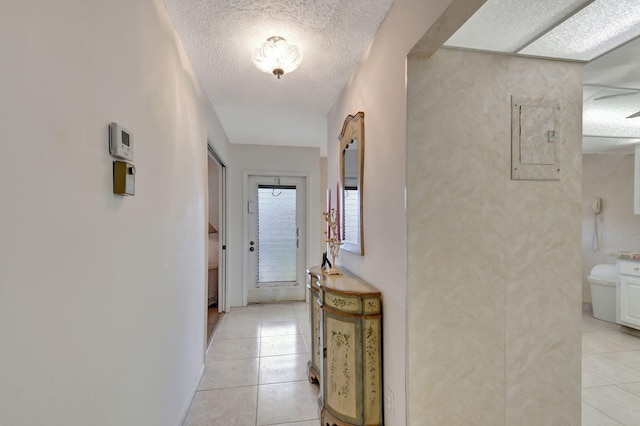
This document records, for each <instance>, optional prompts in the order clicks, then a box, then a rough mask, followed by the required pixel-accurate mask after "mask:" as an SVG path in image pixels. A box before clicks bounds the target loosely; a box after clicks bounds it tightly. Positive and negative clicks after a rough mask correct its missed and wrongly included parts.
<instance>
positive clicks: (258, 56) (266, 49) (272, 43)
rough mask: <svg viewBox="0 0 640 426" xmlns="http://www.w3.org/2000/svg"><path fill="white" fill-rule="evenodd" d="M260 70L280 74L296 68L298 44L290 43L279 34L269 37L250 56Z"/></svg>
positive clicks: (298, 61) (297, 63)
mask: <svg viewBox="0 0 640 426" xmlns="http://www.w3.org/2000/svg"><path fill="white" fill-rule="evenodd" d="M251 59H252V60H253V63H254V64H255V65H256V67H258V69H259V70H260V71H263V72H266V73H268V74H273V75H275V76H276V77H278V79H280V76H281V75H283V74H285V73H288V72H291V71H293V70H295V69H296V68H298V65H300V62H301V61H302V52H300V49H299V48H298V46H294V45H290V44H289V43H287V40H285V39H284V38H282V37H280V36H273V37H269V38H268V39H267V41H265V42H264V43H262V45H261V46H260V47H258V48H256V49H255V50H254V51H253V56H252V58H251Z"/></svg>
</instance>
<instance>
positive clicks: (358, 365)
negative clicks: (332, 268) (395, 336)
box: [307, 267, 383, 426]
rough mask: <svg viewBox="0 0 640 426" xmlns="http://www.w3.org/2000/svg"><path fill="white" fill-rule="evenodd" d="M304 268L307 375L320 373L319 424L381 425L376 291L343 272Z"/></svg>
mask: <svg viewBox="0 0 640 426" xmlns="http://www.w3.org/2000/svg"><path fill="white" fill-rule="evenodd" d="M343 272H344V271H343ZM308 273H309V284H308V285H307V287H308V288H309V290H310V292H311V302H312V307H311V309H310V315H311V329H312V330H311V336H312V348H311V360H310V361H309V378H310V380H312V379H313V378H314V377H315V379H316V380H317V379H318V378H319V380H318V381H319V382H320V391H321V397H320V404H321V406H322V413H321V425H322V426H334V425H335V426H347V425H367V426H374V425H382V424H383V417H382V404H383V401H382V359H381V356H382V327H381V317H382V310H381V301H380V292H379V291H378V290H377V289H375V288H374V287H372V286H371V285H369V284H367V283H365V282H364V281H362V280H360V279H358V278H357V277H355V276H353V275H351V274H348V273H346V272H345V273H344V275H342V276H335V275H333V276H330V275H325V274H323V272H322V270H321V269H320V268H319V267H314V268H310V269H309V270H308ZM314 297H315V299H314ZM315 305H317V306H318V308H319V309H317V310H316V308H315Z"/></svg>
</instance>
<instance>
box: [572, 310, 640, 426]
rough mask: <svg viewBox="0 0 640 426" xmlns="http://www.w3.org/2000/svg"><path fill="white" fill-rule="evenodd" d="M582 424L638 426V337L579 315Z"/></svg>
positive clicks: (639, 344) (639, 376) (639, 343)
mask: <svg viewBox="0 0 640 426" xmlns="http://www.w3.org/2000/svg"><path fill="white" fill-rule="evenodd" d="M582 425H583V426H608V425H628V426H636V425H640V338H638V337H635V336H631V335H629V334H626V333H624V332H622V331H621V329H620V326H619V325H617V324H611V323H609V322H606V321H600V320H597V319H595V318H593V317H592V316H591V314H586V313H585V314H583V316H582Z"/></svg>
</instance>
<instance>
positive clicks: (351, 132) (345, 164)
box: [339, 111, 364, 255]
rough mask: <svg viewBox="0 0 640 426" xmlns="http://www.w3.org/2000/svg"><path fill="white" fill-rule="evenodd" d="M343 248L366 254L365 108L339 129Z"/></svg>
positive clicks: (349, 116)
mask: <svg viewBox="0 0 640 426" xmlns="http://www.w3.org/2000/svg"><path fill="white" fill-rule="evenodd" d="M339 139H340V170H341V176H340V178H341V182H342V191H341V196H342V199H341V200H340V201H341V210H342V211H341V212H340V221H341V224H340V226H341V227H342V228H341V230H340V231H341V234H342V235H341V236H342V246H341V249H342V250H347V251H350V252H352V253H356V254H359V255H364V229H363V226H362V224H363V220H362V217H363V216H362V212H363V208H362V206H363V203H362V188H363V185H362V183H363V175H364V112H362V111H360V112H358V113H357V114H355V115H348V116H347V118H346V119H345V120H344V124H343V125H342V132H341V133H340V138H339Z"/></svg>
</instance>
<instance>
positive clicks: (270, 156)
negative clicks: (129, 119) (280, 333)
mask: <svg viewBox="0 0 640 426" xmlns="http://www.w3.org/2000/svg"><path fill="white" fill-rule="evenodd" d="M230 159H231V161H230V164H231V166H229V167H228V169H227V186H228V188H227V189H228V192H227V199H228V201H227V203H228V215H227V217H228V227H229V228H228V231H229V235H233V238H228V239H227V256H228V263H229V274H228V283H229V298H230V299H229V301H230V306H232V307H234V306H236V307H237V306H243V305H246V303H247V301H246V291H245V287H244V279H245V276H244V275H245V274H244V271H245V269H246V268H247V265H246V264H245V262H246V261H247V260H246V253H248V249H249V241H248V238H247V235H248V234H247V223H246V219H247V216H246V215H247V206H246V205H245V202H244V200H245V194H246V191H247V188H246V186H245V182H244V180H245V174H246V173H248V172H251V174H257V175H260V174H265V175H266V176H270V175H273V174H276V175H277V174H281V175H283V176H284V175H286V176H294V175H295V176H308V181H307V188H308V189H309V191H308V192H307V262H306V264H307V265H309V266H313V265H318V264H320V263H321V261H322V252H321V251H320V235H319V233H318V229H321V225H320V220H321V218H322V209H323V208H324V206H320V199H321V197H320V149H319V148H300V147H281V146H262V145H236V144H231V145H230Z"/></svg>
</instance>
